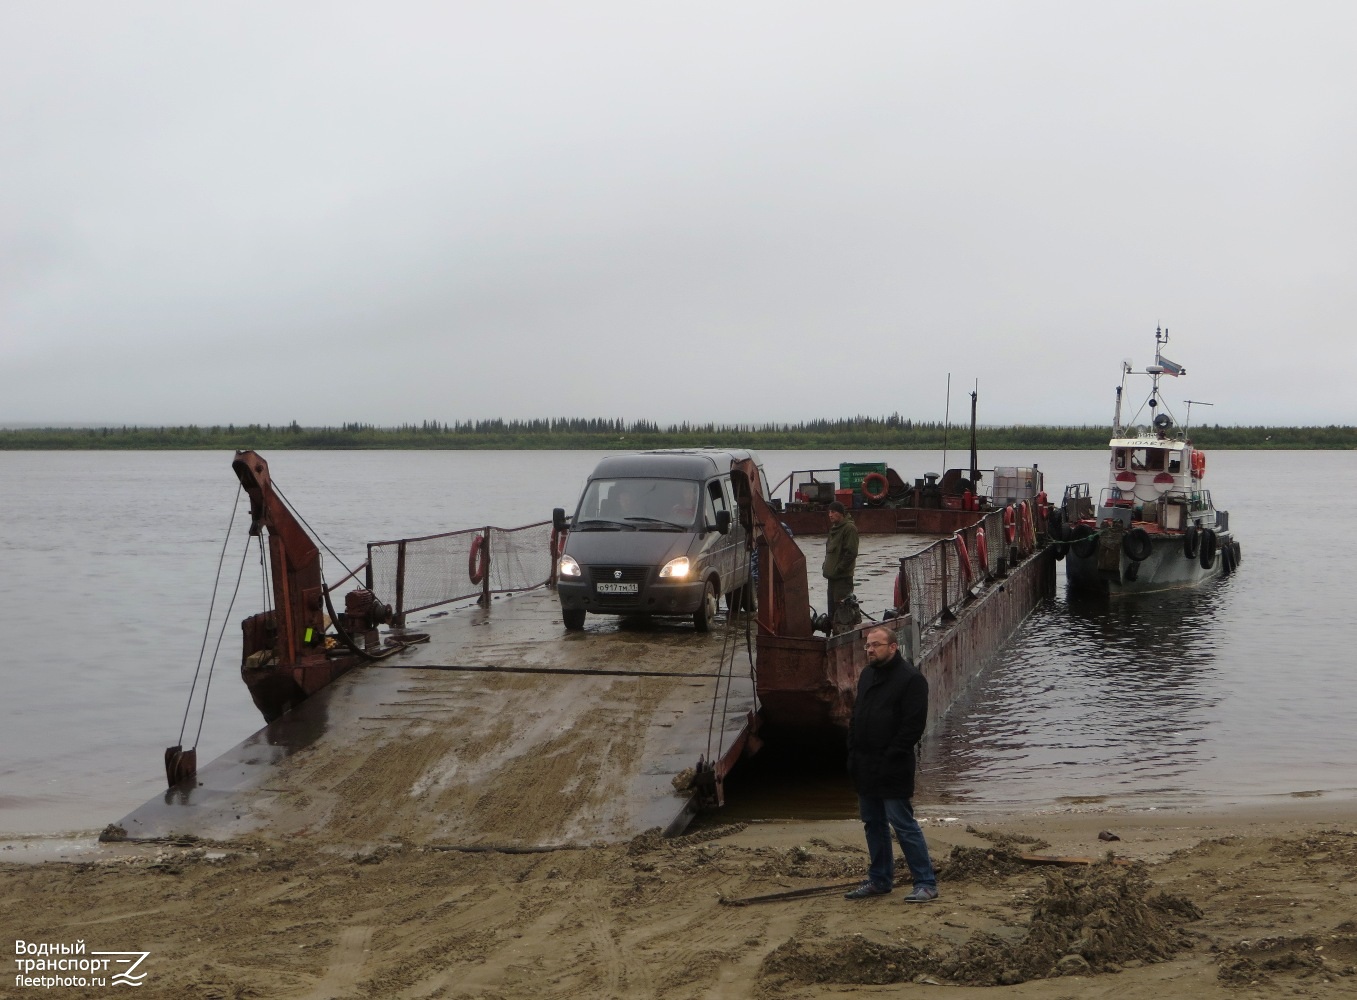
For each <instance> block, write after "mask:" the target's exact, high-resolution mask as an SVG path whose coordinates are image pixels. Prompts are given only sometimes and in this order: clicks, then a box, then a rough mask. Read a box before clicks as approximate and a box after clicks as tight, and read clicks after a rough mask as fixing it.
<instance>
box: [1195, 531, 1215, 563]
mask: <svg viewBox="0 0 1357 1000" xmlns="http://www.w3.org/2000/svg"><path fill="white" fill-rule="evenodd" d="M1216 545H1217V541H1216V533H1215V532H1214V531H1212V530H1211V529H1210V528H1203V529H1202V542H1201V552H1199V553H1198V554H1197V558H1198V561H1199V562H1200V563H1201V568H1202V569H1210V568H1211V567H1212V566H1214V565H1215V562H1216Z"/></svg>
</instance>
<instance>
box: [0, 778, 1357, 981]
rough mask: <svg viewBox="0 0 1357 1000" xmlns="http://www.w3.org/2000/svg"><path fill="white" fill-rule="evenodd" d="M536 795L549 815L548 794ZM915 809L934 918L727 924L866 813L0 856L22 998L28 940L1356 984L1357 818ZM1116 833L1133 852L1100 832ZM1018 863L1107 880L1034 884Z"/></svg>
mask: <svg viewBox="0 0 1357 1000" xmlns="http://www.w3.org/2000/svg"><path fill="white" fill-rule="evenodd" d="M517 791H518V792H519V793H520V796H521V797H520V803H521V809H522V810H523V811H524V812H525V813H531V811H532V810H533V808H534V805H533V803H534V796H533V791H532V789H531V788H530V787H523V788H520V789H518V790H517ZM921 814H926V815H927V816H928V822H927V824H926V831H927V834H928V838H929V842H930V845H931V847H932V850H933V852H934V855H935V858H936V859H938V861H939V867H940V885H941V890H942V897H941V898H940V899H939V900H938V901H936V902H933V903H929V904H926V905H916V904H908V903H905V902H903V901H902V899H901V895H902V893H899V892H897V893H896V894H894V895H891V896H887V897H883V898H879V899H873V900H866V901H862V902H849V901H846V900H844V899H842V898H841V894H840V892H839V891H832V892H829V893H827V894H824V895H818V896H811V897H805V898H789V899H783V900H779V901H773V902H764V903H756V904H753V905H746V906H731V905H725V904H723V902H722V900H723V899H725V900H735V899H743V898H747V897H751V896H758V895H765V894H772V893H785V892H787V891H789V890H796V889H803V888H808V887H816V886H827V885H841V884H845V883H851V882H853V881H854V880H856V879H857V878H859V877H860V875H861V873H862V869H863V865H864V863H865V854H864V851H863V847H862V838H861V832H860V827H859V825H858V824H857V823H855V822H849V821H826V822H813V823H798V822H774V823H754V824H749V825H742V824H735V825H731V826H725V827H712V828H708V829H705V830H703V829H699V830H698V831H697V832H695V833H692V834H690V835H688V836H686V837H683V838H679V839H676V840H670V841H664V840H661V839H660V838H658V837H657V836H645V835H643V836H641V837H638V838H634V839H633V840H631V841H630V842H626V843H617V844H610V845H600V846H595V847H587V848H582V849H569V850H557V851H552V852H546V853H528V854H512V853H502V852H495V851H488V852H469V851H449V850H440V849H437V848H436V847H435V846H434V845H430V844H427V843H425V844H421V843H417V842H414V841H412V840H405V839H401V838H394V839H391V840H389V841H388V842H386V843H384V844H382V845H380V846H377V847H375V848H373V849H368V850H363V851H355V850H353V849H352V848H351V846H349V845H347V844H345V843H343V842H342V841H341V840H338V839H336V840H329V841H324V840H321V841H318V840H317V839H316V838H314V837H309V838H307V837H295V836H294V837H273V838H270V837H262V836H252V837H249V838H246V839H241V840H237V841H232V842H227V843H202V842H192V841H186V842H184V843H181V844H177V845H174V844H164V845H147V844H142V845H128V844H123V845H117V844H114V845H106V846H104V847H102V848H99V849H98V850H88V849H85V850H81V851H77V852H75V854H74V857H75V859H76V860H73V861H57V862H52V861H48V862H44V863H41V864H22V863H9V864H0V938H2V939H3V940H4V941H5V942H6V945H5V947H6V951H7V952H8V954H7V955H6V960H7V965H8V967H9V970H10V971H9V972H7V975H6V978H5V980H4V981H3V982H0V994H3V995H5V996H18V995H27V992H28V990H26V989H19V988H15V987H14V985H13V984H14V980H13V978H12V972H13V970H14V966H13V964H12V961H13V958H14V955H13V947H14V944H13V943H14V942H15V941H16V940H20V939H21V940H24V941H31V942H63V941H64V942H74V941H76V940H83V941H85V942H86V946H87V948H88V949H89V950H91V951H93V950H129V949H136V950H142V951H149V952H150V956H149V957H148V958H147V960H146V962H145V963H144V964H143V966H142V969H143V970H144V971H146V972H147V973H148V975H147V979H146V981H145V983H144V985H143V986H142V987H141V988H140V989H139V991H138V994H139V995H141V996H145V997H176V998H183V997H190V998H192V997H201V998H214V1000H218V998H228V997H286V998H317V1000H319V998H331V997H400V998H406V997H408V998H414V997H486V998H506V1000H507V998H511V997H513V998H518V997H569V996H579V997H662V998H669V997H684V998H688V997H692V998H698V997H725V996H769V997H771V996H779V997H807V998H809V997H830V996H842V995H855V996H856V995H863V996H874V995H886V994H888V993H889V992H890V991H891V987H890V986H889V984H891V983H899V982H910V983H914V984H916V985H914V986H912V987H911V990H912V994H911V995H915V996H920V997H931V996H947V997H967V996H977V997H978V996H981V995H984V996H1014V997H1034V998H1048V1000H1056V998H1067V997H1074V996H1080V997H1111V996H1116V997H1118V998H1140V997H1144V998H1180V997H1181V998H1187V997H1211V996H1220V997H1224V996H1239V995H1249V996H1277V995H1281V994H1287V995H1294V996H1312V997H1340V996H1351V995H1352V993H1353V991H1354V989H1355V988H1357V977H1355V976H1354V974H1353V966H1354V964H1357V922H1354V917H1355V916H1357V804H1354V803H1351V802H1348V803H1337V804H1326V803H1324V802H1322V801H1306V800H1296V801H1295V802H1294V804H1290V805H1288V806H1285V807H1280V808H1274V809H1254V810H1251V811H1247V812H1230V813H1166V812H1157V813H1148V812H1137V813H1117V812H1102V811H1084V812H1063V813H1055V814H1045V815H1036V816H988V817H987V816H982V815H974V816H970V817H956V818H955V819H954V820H952V821H947V817H946V816H944V815H940V814H938V813H937V812H936V811H935V810H930V809H928V808H927V807H923V808H921ZM1104 830H1105V831H1109V832H1111V833H1114V834H1115V835H1117V836H1118V837H1120V839H1119V840H1116V841H1104V840H1100V839H1099V837H1098V834H1099V832H1100V831H1104ZM10 851H12V852H14V853H10ZM30 852H31V853H30ZM1017 852H1037V853H1040V854H1044V855H1077V856H1084V857H1090V858H1093V859H1097V860H1099V861H1101V862H1103V863H1099V864H1095V865H1092V866H1082V865H1080V866H1072V867H1063V868H1056V867H1046V866H1033V865H1029V864H1026V863H1023V862H1021V861H1018V860H1015V853H1017ZM6 853H9V856H10V857H24V856H28V857H36V856H41V855H42V845H41V843H40V842H38V841H33V842H31V843H23V842H20V843H18V844H15V845H11V846H10V848H9V850H7V851H6ZM68 853H70V852H69V851H68ZM1109 853H1110V854H1111V855H1114V856H1115V857H1116V858H1119V859H1128V860H1131V861H1135V862H1137V864H1134V865H1121V864H1109V863H1106V858H1107V856H1108V855H1109ZM1241 988H1242V989H1241ZM106 992H107V991H106V990H82V989H80V988H78V987H76V988H63V989H60V990H58V992H57V993H56V994H54V995H60V996H103V995H106Z"/></svg>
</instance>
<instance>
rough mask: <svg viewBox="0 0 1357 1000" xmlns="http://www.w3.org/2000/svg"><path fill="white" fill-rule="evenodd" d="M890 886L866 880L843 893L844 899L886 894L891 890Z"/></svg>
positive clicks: (867, 897)
mask: <svg viewBox="0 0 1357 1000" xmlns="http://www.w3.org/2000/svg"><path fill="white" fill-rule="evenodd" d="M890 891H891V890H890V886H885V887H884V888H883V887H882V886H879V885H877V884H876V883H875V882H872V881H870V880H869V881H866V882H863V883H862V885H860V886H858V887H857V888H856V889H854V890H852V891H851V892H845V893H844V894H843V898H844V899H870V898H871V897H872V896H884V895H886V894H887V893H888V892H890Z"/></svg>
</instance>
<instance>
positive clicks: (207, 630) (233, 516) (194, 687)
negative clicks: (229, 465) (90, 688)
mask: <svg viewBox="0 0 1357 1000" xmlns="http://www.w3.org/2000/svg"><path fill="white" fill-rule="evenodd" d="M244 491H245V487H244V486H243V485H237V486H236V499H235V502H234V503H233V504H232V505H231V519H230V520H229V521H227V522H226V537H225V538H224V539H222V543H221V554H220V555H219V556H217V573H216V576H215V578H214V580H213V583H212V600H211V601H210V602H208V605H207V624H206V625H204V626H203V642H202V645H201V646H199V647H198V665H197V666H196V667H194V668H193V683H192V684H190V685H189V689H188V702H187V703H186V704H185V705H184V721H183V722H181V723H180V724H179V741H178V742H179V745H180V746H183V744H184V730H186V729H187V728H188V713H189V712H190V711H191V710H192V709H193V692H194V691H196V690H197V688H198V674H199V673H200V672H201V671H202V669H203V654H204V653H205V652H206V651H207V637H208V636H209V635H210V634H211V633H212V609H213V608H214V607H216V604H217V588H218V587H220V586H221V567H222V564H223V563H224V562H225V561H226V547H227V546H228V545H229V544H230V543H231V530H232V528H234V527H235V524H236V511H237V510H239V509H240V494H241V493H243V492H244ZM246 548H247V549H248V548H249V545H248V543H247V544H246ZM204 697H206V695H204ZM200 728H201V727H200Z"/></svg>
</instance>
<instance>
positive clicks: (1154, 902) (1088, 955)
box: [938, 865, 1201, 986]
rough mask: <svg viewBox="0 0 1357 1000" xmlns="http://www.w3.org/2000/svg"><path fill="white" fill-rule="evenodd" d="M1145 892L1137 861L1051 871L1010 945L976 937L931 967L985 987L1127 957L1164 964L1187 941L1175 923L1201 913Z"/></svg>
mask: <svg viewBox="0 0 1357 1000" xmlns="http://www.w3.org/2000/svg"><path fill="white" fill-rule="evenodd" d="M1151 889H1152V883H1151V882H1150V879H1149V876H1148V875H1146V873H1145V871H1144V869H1143V868H1141V867H1138V866H1137V867H1132V868H1129V869H1124V868H1117V867H1113V866H1111V865H1095V866H1093V867H1092V868H1089V869H1087V870H1086V871H1083V872H1052V873H1050V874H1048V875H1047V876H1046V892H1045V894H1044V895H1043V896H1042V897H1041V898H1040V899H1038V900H1037V903H1036V905H1035V906H1034V907H1033V908H1032V921H1031V924H1030V925H1029V927H1028V930H1027V933H1026V934H1025V935H1024V936H1023V938H1022V940H1020V941H1018V942H1017V943H1016V944H1012V945H1009V944H1004V943H1003V942H999V941H997V940H995V939H993V938H990V937H988V936H981V935H977V936H975V937H973V938H972V939H971V940H970V941H968V942H966V944H964V945H962V946H961V947H960V948H958V949H957V950H956V951H955V952H954V953H953V954H952V955H951V956H949V957H948V959H947V960H945V961H944V962H943V963H942V965H941V966H940V967H939V969H938V972H939V974H940V975H942V976H943V977H945V978H947V979H951V980H953V981H955V982H964V983H970V984H973V985H977V986H988V985H998V984H1008V983H1019V982H1024V981H1026V980H1028V979H1039V978H1043V977H1047V976H1059V975H1069V974H1078V973H1086V972H1112V971H1115V970H1116V969H1118V968H1120V967H1121V966H1122V965H1123V964H1124V963H1126V962H1130V961H1132V960H1138V961H1141V962H1160V961H1164V960H1165V959H1168V958H1171V957H1172V956H1173V955H1174V953H1175V952H1178V951H1180V950H1182V949H1183V948H1190V947H1191V946H1192V942H1191V938H1190V937H1189V936H1188V935H1187V934H1186V933H1184V931H1183V930H1182V927H1181V925H1182V924H1183V923H1184V922H1185V921H1187V920H1195V919H1198V918H1200V917H1201V911H1200V910H1198V909H1197V907H1196V906H1195V905H1194V904H1193V903H1192V902H1191V901H1189V900H1186V899H1183V898H1181V897H1178V896H1170V895H1167V894H1165V893H1162V892H1152V891H1151Z"/></svg>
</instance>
